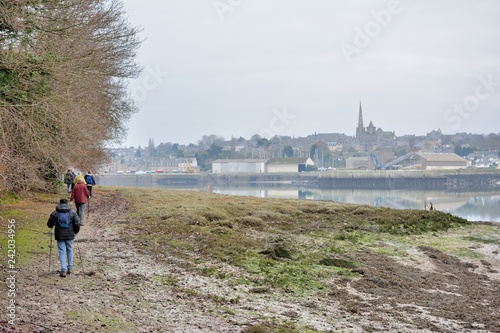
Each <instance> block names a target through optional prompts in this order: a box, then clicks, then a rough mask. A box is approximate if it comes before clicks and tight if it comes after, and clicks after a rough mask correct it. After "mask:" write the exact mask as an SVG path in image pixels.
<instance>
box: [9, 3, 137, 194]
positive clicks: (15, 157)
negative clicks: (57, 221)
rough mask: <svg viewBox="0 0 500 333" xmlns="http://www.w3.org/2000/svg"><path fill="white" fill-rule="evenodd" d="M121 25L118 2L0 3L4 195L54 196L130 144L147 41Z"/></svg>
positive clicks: (120, 10)
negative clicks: (66, 179)
mask: <svg viewBox="0 0 500 333" xmlns="http://www.w3.org/2000/svg"><path fill="white" fill-rule="evenodd" d="M123 17H124V10H123V6H122V5H121V3H120V2H119V1H117V0H37V1H33V0H19V1H1V2H0V47H1V48H2V52H1V53H0V132H1V133H2V135H1V137H0V175H1V176H0V191H14V192H22V191H25V190H30V189H35V190H36V189H38V190H53V189H55V185H56V184H57V181H58V180H59V179H60V178H61V177H62V175H63V173H64V171H65V170H66V169H67V168H68V167H69V166H77V167H79V168H80V169H82V170H92V169H95V168H97V167H98V166H99V165H100V164H102V163H103V162H104V161H105V159H106V157H107V155H106V152H105V146H106V144H108V143H110V142H119V141H120V140H121V139H122V138H123V137H124V134H125V132H126V127H125V124H126V122H127V121H128V119H129V118H130V116H131V115H132V114H133V112H135V110H136V108H135V105H134V103H133V102H132V101H131V100H130V99H129V97H128V94H127V89H126V84H127V82H126V79H128V78H132V77H135V76H137V75H138V74H139V73H140V68H139V67H138V66H137V65H136V64H135V62H134V59H135V55H136V51H137V48H138V46H139V45H140V41H139V40H138V39H137V33H138V30H137V29H135V28H132V27H130V26H129V25H128V23H127V22H126V21H125V20H124V18H123Z"/></svg>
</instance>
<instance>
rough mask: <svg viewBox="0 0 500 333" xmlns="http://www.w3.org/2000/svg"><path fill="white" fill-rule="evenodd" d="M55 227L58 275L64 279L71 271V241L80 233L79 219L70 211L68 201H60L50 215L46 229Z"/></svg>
mask: <svg viewBox="0 0 500 333" xmlns="http://www.w3.org/2000/svg"><path fill="white" fill-rule="evenodd" d="M54 226H55V239H56V241H57V249H58V251H59V261H60V263H61V271H60V272H59V275H60V276H61V277H66V274H71V273H72V270H73V239H75V235H76V234H78V232H80V218H79V217H78V214H77V213H76V212H75V211H74V210H72V209H71V206H70V205H69V203H68V199H61V200H60V201H59V204H58V205H57V206H56V209H55V210H54V211H53V212H52V213H51V214H50V217H49V220H48V221H47V227H49V228H51V229H52V227H54Z"/></svg>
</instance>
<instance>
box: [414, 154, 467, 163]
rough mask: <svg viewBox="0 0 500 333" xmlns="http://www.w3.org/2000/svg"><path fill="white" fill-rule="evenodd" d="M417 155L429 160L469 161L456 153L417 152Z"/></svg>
mask: <svg viewBox="0 0 500 333" xmlns="http://www.w3.org/2000/svg"><path fill="white" fill-rule="evenodd" d="M415 154H416V155H418V156H420V157H422V158H424V159H425V160H426V161H428V162H464V163H465V162H467V160H466V159H465V158H463V157H460V156H458V155H457V154H455V153H423V152H416V153H415Z"/></svg>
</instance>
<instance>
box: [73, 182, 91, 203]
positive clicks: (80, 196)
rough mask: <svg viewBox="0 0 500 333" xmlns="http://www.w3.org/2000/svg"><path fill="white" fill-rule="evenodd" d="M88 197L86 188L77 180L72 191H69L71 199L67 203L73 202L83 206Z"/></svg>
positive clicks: (88, 193)
mask: <svg viewBox="0 0 500 333" xmlns="http://www.w3.org/2000/svg"><path fill="white" fill-rule="evenodd" d="M88 197H90V192H89V190H88V188H87V185H85V184H84V183H83V182H82V181H81V179H79V180H78V184H76V185H75V187H73V190H72V191H71V197H70V199H69V201H73V200H75V203H77V204H84V203H87V198H88Z"/></svg>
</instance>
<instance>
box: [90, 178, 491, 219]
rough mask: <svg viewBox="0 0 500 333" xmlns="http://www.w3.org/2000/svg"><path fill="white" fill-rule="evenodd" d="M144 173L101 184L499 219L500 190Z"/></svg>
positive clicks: (101, 183)
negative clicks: (163, 177) (246, 181)
mask: <svg viewBox="0 0 500 333" xmlns="http://www.w3.org/2000/svg"><path fill="white" fill-rule="evenodd" d="M139 177H141V176H131V177H113V176H108V177H100V178H99V179H98V184H100V185H105V186H138V187H154V188H169V189H183V190H194V191H203V192H212V193H218V194H224V195H240V196H253V197H259V198H284V199H299V200H321V201H336V202H341V203H352V204H360V205H369V206H373V207H388V208H396V209H425V207H427V208H428V207H429V206H430V204H431V203H432V206H433V208H434V209H436V210H440V211H443V212H446V213H450V214H452V215H455V216H459V217H462V218H465V219H467V220H469V221H488V222H497V223H500V192H499V191H488V192H486V191H485V192H452V191H446V190H361V189H349V190H344V189H331V190H326V189H318V188H316V187H311V186H302V185H293V184H269V183H258V184H252V185H242V184H240V185H215V184H212V185H209V184H207V183H201V182H200V183H199V184H198V185H191V186H190V185H175V184H170V185H167V184H160V183H158V182H156V181H153V180H152V179H150V178H147V177H144V179H147V181H140V182H139V181H137V180H138V179H139Z"/></svg>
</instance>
